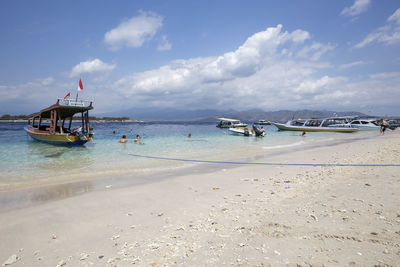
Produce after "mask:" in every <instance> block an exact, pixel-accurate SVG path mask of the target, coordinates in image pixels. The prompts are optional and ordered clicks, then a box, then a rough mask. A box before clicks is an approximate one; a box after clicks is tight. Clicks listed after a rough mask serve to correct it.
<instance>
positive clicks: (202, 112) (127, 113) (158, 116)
mask: <svg viewBox="0 0 400 267" xmlns="http://www.w3.org/2000/svg"><path fill="white" fill-rule="evenodd" d="M96 116H102V117H121V116H124V117H130V118H131V119H137V120H143V121H198V122H215V121H216V116H218V117H221V116H224V117H226V118H235V119H239V120H241V121H244V122H254V121H258V120H261V119H262V120H267V121H276V122H286V121H288V120H291V119H298V118H303V119H307V118H323V117H332V116H366V115H365V114H363V113H361V112H356V111H345V112H335V111H326V110H322V111H321V110H297V111H292V110H279V111H263V110H260V109H252V110H247V111H235V110H217V109H199V110H182V109H173V108H145V109H143V108H142V109H129V110H123V111H118V112H112V113H105V114H96Z"/></svg>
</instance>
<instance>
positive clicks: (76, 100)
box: [75, 77, 82, 105]
mask: <svg viewBox="0 0 400 267" xmlns="http://www.w3.org/2000/svg"><path fill="white" fill-rule="evenodd" d="M81 79H82V77H79V80H81ZM78 88H79V84H78ZM78 93H79V90H77V91H76V99H75V103H78ZM75 105H76V104H75Z"/></svg>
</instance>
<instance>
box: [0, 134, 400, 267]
mask: <svg viewBox="0 0 400 267" xmlns="http://www.w3.org/2000/svg"><path fill="white" fill-rule="evenodd" d="M289 150H290V149H287V150H286V152H288V151H289ZM268 153H270V156H269V157H268V158H260V159H259V160H258V161H259V162H282V163H346V164H349V163H363V164H371V163H372V164H400V131H399V130H397V131H389V132H387V134H386V135H385V136H377V137H376V138H373V139H368V140H358V141H354V142H351V143H345V144H339V145H332V146H327V147H309V148H308V149H306V150H298V151H294V152H290V153H282V154H280V153H275V155H274V156H271V151H268ZM156 162H157V161H156V160H155V164H157V163H156ZM203 167H207V165H206V164H204V166H203ZM212 168H213V171H211V172H206V173H203V172H201V171H200V170H201V168H196V169H194V170H193V171H192V172H188V173H186V174H185V175H179V176H176V177H172V178H169V179H165V180H162V181H160V182H153V183H146V184H138V185H134V186H129V187H113V186H112V184H110V185H107V186H105V187H104V189H102V190H95V191H91V192H88V193H84V194H81V195H77V196H74V197H68V198H64V199H60V200H55V201H54V200H53V201H46V202H44V203H42V204H40V205H34V206H30V207H25V208H20V209H14V210H9V211H5V212H2V213H0V264H3V265H6V264H8V263H10V265H11V266H64V265H65V266H131V265H132V264H135V265H138V266H174V265H178V266H224V265H234V266H236V265H242V266H268V265H272V266H275V265H278V266H281V265H288V266H296V264H298V265H300V266H310V265H312V266H322V265H327V266H337V265H340V266H351V265H355V266H374V265H382V266H384V265H385V264H386V265H393V266H396V265H397V266H398V265H399V263H400V210H399V207H400V197H399V192H400V167H398V166H395V167H368V166H365V167H354V166H353V167H348V166H340V167H338V166H329V167H321V166H263V165H257V166H254V165H244V166H235V167H232V166H230V165H222V164H221V165H218V166H215V165H214V166H213V167H212Z"/></svg>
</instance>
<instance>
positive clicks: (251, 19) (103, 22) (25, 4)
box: [0, 0, 400, 116]
mask: <svg viewBox="0 0 400 267" xmlns="http://www.w3.org/2000/svg"><path fill="white" fill-rule="evenodd" d="M79 79H82V82H83V87H84V89H83V91H82V92H79V97H80V98H84V99H90V100H94V107H95V108H94V112H93V113H94V114H95V115H96V114H106V113H109V112H116V111H120V110H128V109H133V108H147V109H148V108H153V107H154V108H174V109H183V110H196V109H234V110H238V111H243V110H250V109H255V108H256V109H262V110H265V111H276V110H302V109H312V110H332V111H359V112H364V113H365V114H368V115H382V116H384V115H389V116H390V115H400V105H399V103H400V101H399V100H400V2H399V1H398V0H384V1H382V0H335V1H328V0H322V1H321V0H303V1H294V0H275V1H273V0H251V1H239V0H218V1H215V0H213V1H208V0H205V1H178V0H159V1H156V0H144V1H140V0H138V1H101V0H85V1H77V0H71V1H66V0H65V1H64V0H60V1H53V0H42V1H39V0H26V1H22V0H13V1H11V0H2V1H0V114H12V115H17V114H30V113H33V112H36V111H38V110H39V109H42V108H44V107H47V106H49V105H51V104H54V103H55V102H56V99H57V98H58V97H64V96H65V95H66V94H67V93H68V92H71V96H72V97H75V96H76V93H77V87H78V82H79Z"/></svg>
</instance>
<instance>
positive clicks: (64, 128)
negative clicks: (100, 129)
mask: <svg viewBox="0 0 400 267" xmlns="http://www.w3.org/2000/svg"><path fill="white" fill-rule="evenodd" d="M91 109H93V102H92V101H88V100H78V99H77V100H72V99H63V98H58V99H57V103H56V104H54V105H52V106H50V107H48V108H45V109H42V110H41V111H40V112H38V113H34V114H32V115H30V116H29V120H28V125H27V126H25V131H26V132H27V133H28V134H29V135H30V136H31V137H32V138H33V139H35V140H38V141H43V142H47V143H51V144H59V145H83V144H85V143H86V142H88V141H90V140H92V137H93V132H92V131H91V130H92V129H91V128H90V124H89V110H91ZM76 114H77V115H78V116H77V117H78V118H77V117H74V116H75V115H76ZM79 115H80V116H79ZM79 117H80V118H79ZM73 119H75V120H76V119H79V125H78V126H77V127H75V128H73V129H71V126H72V120H73ZM66 124H67V125H66Z"/></svg>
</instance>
